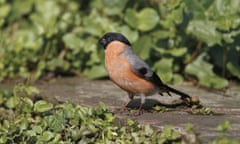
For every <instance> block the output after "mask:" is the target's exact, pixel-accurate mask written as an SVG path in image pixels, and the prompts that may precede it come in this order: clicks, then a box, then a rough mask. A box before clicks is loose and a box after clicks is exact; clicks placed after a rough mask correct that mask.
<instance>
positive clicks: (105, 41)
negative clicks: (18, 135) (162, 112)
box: [99, 32, 191, 113]
mask: <svg viewBox="0 0 240 144" xmlns="http://www.w3.org/2000/svg"><path fill="white" fill-rule="evenodd" d="M99 44H100V45H102V46H103V47H104V51H105V67H106V70H107V72H108V74H109V77H110V79H111V80H112V81H113V82H114V83H115V84H116V85H118V86H119V87H120V88H121V89H123V90H124V91H126V92H127V93H128V97H129V101H128V102H130V100H132V99H133V97H134V96H140V97H141V105H140V107H139V113H140V112H141V108H142V105H143V104H144V103H145V97H146V96H150V95H153V94H155V93H159V94H160V95H162V93H164V92H166V93H168V95H170V93H169V92H173V93H176V94H178V95H180V96H181V99H182V100H184V101H191V97H190V96H189V95H188V94H185V93H183V92H181V91H178V90H176V89H174V88H171V87H169V86H167V85H166V84H164V83H163V82H162V81H161V79H160V78H159V77H158V76H157V74H156V73H155V72H153V71H152V70H151V69H150V67H149V66H148V64H147V63H145V62H144V61H143V60H142V59H141V58H140V57H138V56H137V55H136V54H135V53H134V52H133V51H132V47H131V44H130V42H129V41H128V39H127V38H126V37H125V36H123V35H122V34H120V33H115V32H109V33H106V34H105V35H104V36H103V37H102V38H100V39H99ZM125 106H127V104H126V105H125Z"/></svg>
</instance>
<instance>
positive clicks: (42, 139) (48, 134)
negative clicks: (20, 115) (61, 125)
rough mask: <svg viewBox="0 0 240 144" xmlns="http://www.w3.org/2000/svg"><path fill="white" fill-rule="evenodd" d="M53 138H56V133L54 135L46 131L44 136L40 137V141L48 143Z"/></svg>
mask: <svg viewBox="0 0 240 144" xmlns="http://www.w3.org/2000/svg"><path fill="white" fill-rule="evenodd" d="M53 138H54V133H52V132H50V131H44V132H43V134H42V136H40V137H39V140H41V141H44V142H48V141H50V140H51V139H53Z"/></svg>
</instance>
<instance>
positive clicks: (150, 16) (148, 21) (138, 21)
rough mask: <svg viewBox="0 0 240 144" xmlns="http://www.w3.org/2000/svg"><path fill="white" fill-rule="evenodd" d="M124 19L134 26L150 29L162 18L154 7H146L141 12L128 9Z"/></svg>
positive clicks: (142, 29)
mask: <svg viewBox="0 0 240 144" xmlns="http://www.w3.org/2000/svg"><path fill="white" fill-rule="evenodd" d="M124 20H125V21H126V23H128V24H129V25H130V26H131V27H133V28H136V29H139V30H141V31H149V30H151V29H153V28H154V27H155V26H156V25H157V24H158V23H159V20H160V18H159V16H158V13H157V12H156V11H155V10H154V9H152V8H144V9H142V10H141V11H140V12H136V11H135V10H132V9H127V11H126V16H125V17H124Z"/></svg>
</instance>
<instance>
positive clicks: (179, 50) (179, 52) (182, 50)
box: [165, 47, 187, 57]
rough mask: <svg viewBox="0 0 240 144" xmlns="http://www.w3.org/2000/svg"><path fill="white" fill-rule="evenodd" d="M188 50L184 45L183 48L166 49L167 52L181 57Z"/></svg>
mask: <svg viewBox="0 0 240 144" xmlns="http://www.w3.org/2000/svg"><path fill="white" fill-rule="evenodd" d="M186 52H187V48H186V47H182V48H171V49H167V50H166V51H165V53H167V54H170V55H172V56H174V57H180V56H183V55H184V54H186Z"/></svg>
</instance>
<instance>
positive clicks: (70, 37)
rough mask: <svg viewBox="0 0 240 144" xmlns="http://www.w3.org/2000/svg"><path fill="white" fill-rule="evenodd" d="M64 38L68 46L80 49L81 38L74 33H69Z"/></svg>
mask: <svg viewBox="0 0 240 144" xmlns="http://www.w3.org/2000/svg"><path fill="white" fill-rule="evenodd" d="M62 39H63V41H64V43H65V45H66V46H67V47H68V48H70V49H79V47H80V41H81V40H80V39H79V38H78V37H77V36H76V35H75V34H74V33H67V34H65V35H64V36H63V38H62Z"/></svg>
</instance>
